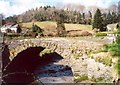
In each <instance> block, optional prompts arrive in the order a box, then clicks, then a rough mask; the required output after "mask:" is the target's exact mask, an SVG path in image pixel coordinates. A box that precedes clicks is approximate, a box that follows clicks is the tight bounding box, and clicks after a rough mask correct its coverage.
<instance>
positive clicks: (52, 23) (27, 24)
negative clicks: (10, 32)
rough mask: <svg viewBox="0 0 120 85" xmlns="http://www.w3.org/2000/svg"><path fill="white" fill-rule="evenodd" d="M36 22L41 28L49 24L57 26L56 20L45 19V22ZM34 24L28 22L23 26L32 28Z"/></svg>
mask: <svg viewBox="0 0 120 85" xmlns="http://www.w3.org/2000/svg"><path fill="white" fill-rule="evenodd" d="M34 24H36V25H38V26H39V27H41V28H46V27H49V26H53V27H56V22H52V21H44V22H38V21H37V22H34ZM32 25H33V22H28V23H22V27H26V28H31V27H32Z"/></svg>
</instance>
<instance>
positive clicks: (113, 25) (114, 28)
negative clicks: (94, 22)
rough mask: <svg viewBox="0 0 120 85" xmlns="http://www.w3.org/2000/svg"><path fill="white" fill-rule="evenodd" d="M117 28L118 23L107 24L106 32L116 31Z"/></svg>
mask: <svg viewBox="0 0 120 85" xmlns="http://www.w3.org/2000/svg"><path fill="white" fill-rule="evenodd" d="M118 26H119V25H118V23H116V24H108V25H107V31H117V28H118Z"/></svg>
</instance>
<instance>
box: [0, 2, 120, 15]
mask: <svg viewBox="0 0 120 85" xmlns="http://www.w3.org/2000/svg"><path fill="white" fill-rule="evenodd" d="M118 1H120V0H0V14H1V13H2V14H3V15H4V16H6V17H7V16H12V15H18V14H21V13H23V12H25V11H27V10H29V9H32V8H36V7H40V6H46V5H51V6H63V5H66V4H76V5H79V4H82V5H85V6H86V7H88V6H93V5H96V6H98V7H102V8H107V7H109V6H110V5H111V4H117V3H118Z"/></svg>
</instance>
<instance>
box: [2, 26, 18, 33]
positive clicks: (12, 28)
mask: <svg viewBox="0 0 120 85" xmlns="http://www.w3.org/2000/svg"><path fill="white" fill-rule="evenodd" d="M7 29H10V30H11V31H14V32H15V33H16V32H17V27H14V26H12V27H10V26H3V27H1V28H0V31H1V32H2V33H7V32H6V30H7Z"/></svg>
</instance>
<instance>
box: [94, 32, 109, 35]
mask: <svg viewBox="0 0 120 85" xmlns="http://www.w3.org/2000/svg"><path fill="white" fill-rule="evenodd" d="M96 36H107V33H103V32H97V33H96Z"/></svg>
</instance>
